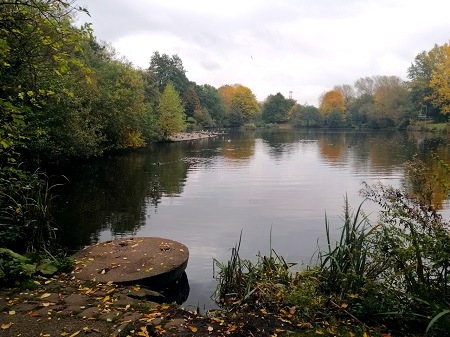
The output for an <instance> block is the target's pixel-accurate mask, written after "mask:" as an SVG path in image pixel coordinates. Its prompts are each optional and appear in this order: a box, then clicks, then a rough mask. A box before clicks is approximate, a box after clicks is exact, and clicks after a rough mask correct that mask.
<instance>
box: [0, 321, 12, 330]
mask: <svg viewBox="0 0 450 337" xmlns="http://www.w3.org/2000/svg"><path fill="white" fill-rule="evenodd" d="M13 324H14V323H13V322H9V323H5V324H2V329H3V330H6V329H9V328H10V327H11V326H12V325H13Z"/></svg>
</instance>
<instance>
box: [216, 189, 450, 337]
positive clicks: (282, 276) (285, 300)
mask: <svg viewBox="0 0 450 337" xmlns="http://www.w3.org/2000/svg"><path fill="white" fill-rule="evenodd" d="M364 195H365V196H366V198H368V199H369V200H372V201H374V202H377V203H379V205H380V206H381V209H382V210H381V211H380V214H379V220H378V221H377V222H376V223H375V224H374V225H373V224H371V223H370V222H369V220H368V218H367V217H366V215H365V214H364V212H363V211H362V205H363V204H360V205H359V207H358V208H357V209H356V210H355V211H353V210H352V209H351V207H350V205H349V202H348V200H347V198H345V199H344V212H343V217H342V227H341V230H340V235H339V236H338V239H337V240H334V239H333V238H332V237H331V231H330V228H331V224H330V223H329V220H328V218H327V217H325V233H326V244H325V245H324V246H323V247H320V249H319V252H318V254H317V264H316V265H315V266H311V267H309V268H307V269H306V270H302V271H297V272H293V271H291V269H290V267H291V266H292V265H293V264H292V263H288V262H286V261H285V260H284V258H283V257H282V256H279V255H278V254H276V252H275V251H274V250H273V249H272V248H271V250H270V255H269V256H267V257H266V256H260V255H258V260H257V262H255V263H253V262H251V261H250V260H247V259H244V258H242V257H241V256H240V255H239V248H240V245H241V239H242V233H241V236H240V237H239V241H238V243H237V244H236V246H235V247H234V248H233V249H232V250H231V258H230V259H229V260H228V261H227V262H226V263H220V262H219V261H216V260H215V261H214V262H215V268H216V269H217V273H216V275H217V279H218V281H219V282H218V287H217V290H216V293H215V298H216V300H217V301H218V303H219V304H220V305H221V306H223V307H224V308H226V309H228V310H229V311H230V312H243V311H245V310H253V311H257V312H264V313H271V314H273V315H280V313H281V315H282V319H285V320H286V321H287V322H289V323H290V324H292V325H293V326H294V327H301V326H307V324H309V325H310V326H311V327H312V328H311V329H308V332H304V331H302V332H299V333H298V336H308V333H312V332H311V331H312V330H314V331H317V332H315V333H316V334H324V335H325V336H326V335H330V336H331V335H336V336H340V335H341V333H342V335H343V336H344V335H348V336H376V335H377V334H378V335H381V334H382V333H385V334H387V333H386V331H387V332H389V333H388V334H387V335H388V336H389V335H390V333H392V335H395V334H406V335H415V334H419V335H420V334H422V335H424V334H425V333H426V332H427V333H428V335H430V336H440V335H442V334H443V333H444V332H445V331H448V329H449V328H450V315H449V313H450V277H449V275H450V231H449V228H450V225H449V224H447V223H445V222H444V221H443V219H442V217H440V216H439V214H437V213H436V212H435V211H434V209H433V208H430V207H427V206H425V205H423V204H421V203H420V201H419V199H414V198H410V197H409V196H408V195H407V194H406V193H404V192H403V191H400V190H398V189H394V188H392V187H385V186H382V185H374V186H367V185H366V186H365V194H364ZM324 322H328V324H329V325H328V326H327V325H324ZM330 322H333V323H330ZM371 327H372V330H373V331H371ZM321 329H322V330H321ZM369 331H371V332H370V334H368V332H369ZM365 333H366V335H365ZM294 336H295V335H294Z"/></svg>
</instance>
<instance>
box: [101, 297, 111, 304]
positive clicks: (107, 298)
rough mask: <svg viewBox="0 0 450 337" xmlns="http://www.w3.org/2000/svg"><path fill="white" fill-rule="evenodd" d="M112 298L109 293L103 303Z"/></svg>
mask: <svg viewBox="0 0 450 337" xmlns="http://www.w3.org/2000/svg"><path fill="white" fill-rule="evenodd" d="M110 298H111V297H110V296H109V295H106V296H105V297H104V298H103V303H104V302H107V301H109V299H110Z"/></svg>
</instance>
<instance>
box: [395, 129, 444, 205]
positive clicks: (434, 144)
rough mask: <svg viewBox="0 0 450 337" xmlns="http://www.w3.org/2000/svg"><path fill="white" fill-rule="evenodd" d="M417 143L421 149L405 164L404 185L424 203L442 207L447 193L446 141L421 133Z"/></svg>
mask: <svg viewBox="0 0 450 337" xmlns="http://www.w3.org/2000/svg"><path fill="white" fill-rule="evenodd" d="M410 136H411V135H410ZM417 145H418V147H419V148H420V149H421V151H420V153H419V155H418V156H417V157H416V158H414V159H413V160H411V161H409V162H408V163H407V164H406V168H405V177H404V181H403V184H404V187H405V189H406V191H408V193H410V194H411V195H413V196H414V197H415V198H418V199H419V200H421V201H422V202H424V203H425V204H429V205H432V206H433V207H434V208H436V209H442V206H443V202H444V201H445V200H447V199H448V193H449V186H448V181H449V178H450V172H449V165H450V158H449V151H448V148H447V142H446V141H445V139H442V138H440V137H436V136H434V137H430V136H425V135H421V136H420V139H419V141H418V142H417Z"/></svg>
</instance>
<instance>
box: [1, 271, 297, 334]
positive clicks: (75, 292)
mask: <svg viewBox="0 0 450 337" xmlns="http://www.w3.org/2000/svg"><path fill="white" fill-rule="evenodd" d="M35 286H36V288H35V289H28V290H23V289H2V290H0V336H2V337H3V336H4V337H10V336H11V337H12V336H45V337H54V336H68V337H75V336H92V337H97V336H115V337H121V336H162V337H165V336H231V337H238V336H262V337H264V336H277V333H282V332H283V331H286V330H287V329H289V326H290V324H289V323H287V322H286V321H284V322H283V318H282V317H276V316H273V315H270V314H267V313H261V314H255V313H252V314H241V315H233V316H231V317H230V316H229V315H228V316H227V315H224V314H223V313H221V312H220V311H215V312H210V313H208V315H199V314H198V313H196V312H195V311H194V312H192V311H189V310H185V309H183V308H181V307H180V306H178V305H169V304H158V303H156V302H154V301H153V300H154V299H155V298H157V297H158V295H157V294H155V293H154V292H152V291H150V290H148V289H146V288H143V287H139V286H120V285H117V284H113V283H106V284H105V283H92V282H86V281H80V280H77V279H75V278H74V277H73V275H65V274H63V275H60V276H58V277H54V278H48V279H46V278H41V279H39V280H38V281H36V284H35Z"/></svg>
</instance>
